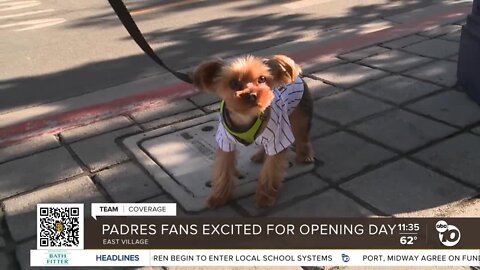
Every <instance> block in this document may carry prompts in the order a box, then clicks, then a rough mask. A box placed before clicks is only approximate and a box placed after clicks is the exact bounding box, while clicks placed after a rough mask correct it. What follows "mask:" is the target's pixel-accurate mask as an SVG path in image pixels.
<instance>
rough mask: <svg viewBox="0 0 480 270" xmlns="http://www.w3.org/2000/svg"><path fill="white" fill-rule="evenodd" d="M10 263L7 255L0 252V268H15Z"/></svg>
mask: <svg viewBox="0 0 480 270" xmlns="http://www.w3.org/2000/svg"><path fill="white" fill-rule="evenodd" d="M12 264H13V262H11V261H10V260H9V259H8V257H7V255H6V254H5V253H3V252H0V269H15V267H14V266H13V265H12Z"/></svg>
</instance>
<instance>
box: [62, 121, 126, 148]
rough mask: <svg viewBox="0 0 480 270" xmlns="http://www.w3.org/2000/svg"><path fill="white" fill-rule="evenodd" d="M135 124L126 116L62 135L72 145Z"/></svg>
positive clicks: (71, 130)
mask: <svg viewBox="0 0 480 270" xmlns="http://www.w3.org/2000/svg"><path fill="white" fill-rule="evenodd" d="M132 124H133V123H132V122H131V121H130V120H129V119H128V118H127V117H125V116H118V117H114V118H111V119H107V120H103V121H98V122H95V123H92V124H89V125H86V126H83V127H78V128H74V129H70V130H67V131H63V132H61V133H60V135H61V136H62V138H63V139H64V140H65V141H66V142H67V143H72V142H74V141H78V140H81V139H84V138H87V137H91V136H95V135H99V134H102V133H105V132H109V131H112V130H115V129H119V128H124V127H127V126H131V125H132Z"/></svg>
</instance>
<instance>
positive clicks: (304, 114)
mask: <svg viewBox="0 0 480 270" xmlns="http://www.w3.org/2000/svg"><path fill="white" fill-rule="evenodd" d="M312 117H313V100H312V96H311V94H310V92H309V90H308V86H307V85H306V84H305V91H304V93H303V96H302V99H301V100H300V103H299V104H298V106H297V107H296V108H295V109H294V110H293V112H292V113H291V114H290V116H289V119H290V125H291V126H292V131H293V136H294V137H295V152H296V154H297V158H296V161H297V162H298V163H312V162H313V161H314V159H315V157H314V153H313V147H312V143H311V141H310V129H311V125H312Z"/></svg>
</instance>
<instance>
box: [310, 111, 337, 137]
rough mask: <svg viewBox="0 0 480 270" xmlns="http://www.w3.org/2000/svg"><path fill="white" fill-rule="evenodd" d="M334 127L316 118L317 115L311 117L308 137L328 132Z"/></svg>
mask: <svg viewBox="0 0 480 270" xmlns="http://www.w3.org/2000/svg"><path fill="white" fill-rule="evenodd" d="M335 129H336V127H335V126H332V125H330V124H328V123H326V122H325V121H322V120H320V119H318V118H317V117H315V116H314V117H313V119H312V128H311V130H310V138H315V137H318V136H321V135H324V134H327V133H330V132H332V131H334V130H335Z"/></svg>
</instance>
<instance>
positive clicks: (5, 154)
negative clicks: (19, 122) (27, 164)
mask: <svg viewBox="0 0 480 270" xmlns="http://www.w3.org/2000/svg"><path fill="white" fill-rule="evenodd" d="M58 146H60V143H59V142H58V140H57V139H56V138H55V136H53V135H50V134H48V135H43V136H38V137H35V138H33V139H30V140H28V141H24V142H21V143H17V144H13V145H10V146H6V147H0V163H2V162H6V161H8V160H12V159H15V158H19V157H23V156H27V155H29V154H32V153H36V152H40V151H44V150H47V149H52V148H55V147H58Z"/></svg>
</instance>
